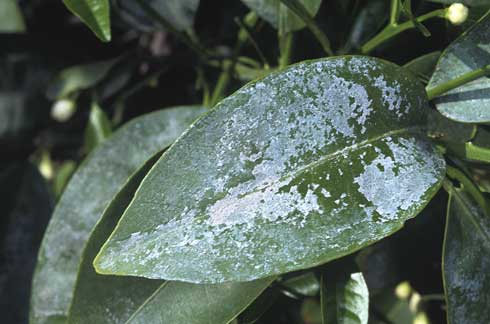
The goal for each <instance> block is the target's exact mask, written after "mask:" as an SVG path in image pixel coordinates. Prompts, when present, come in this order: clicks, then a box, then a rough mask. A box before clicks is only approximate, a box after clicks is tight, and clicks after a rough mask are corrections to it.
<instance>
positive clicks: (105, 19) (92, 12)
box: [63, 0, 111, 42]
mask: <svg viewBox="0 0 490 324" xmlns="http://www.w3.org/2000/svg"><path fill="white" fill-rule="evenodd" d="M63 3H64V4H65V6H66V7H67V8H68V9H70V11H71V12H72V13H73V14H74V15H75V16H77V17H78V18H80V20H82V21H83V22H84V23H85V24H86V25H87V26H88V27H89V28H90V29H91V30H92V31H93V32H94V34H95V35H97V37H98V38H100V39H101V40H102V41H104V42H108V41H110V40H111V20H110V14H109V0H63Z"/></svg>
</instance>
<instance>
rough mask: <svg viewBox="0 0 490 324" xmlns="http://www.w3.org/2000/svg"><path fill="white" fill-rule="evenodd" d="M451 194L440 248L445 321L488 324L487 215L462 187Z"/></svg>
mask: <svg viewBox="0 0 490 324" xmlns="http://www.w3.org/2000/svg"><path fill="white" fill-rule="evenodd" d="M447 187H448V189H449V193H450V198H449V203H448V211H447V220H446V233H445V238H444V250H443V263H442V265H443V274H444V276H443V278H444V289H445V292H446V301H447V308H448V310H447V315H448V323H454V324H455V323H463V324H467V323H490V312H488V311H486V308H487V307H488V305H489V304H490V274H489V272H488V269H489V267H490V259H488V255H489V253H490V218H489V217H488V216H489V215H485V214H484V212H483V210H482V209H481V208H480V207H479V205H478V204H477V203H475V202H474V200H473V199H472V198H471V197H470V195H469V194H468V193H467V192H466V191H465V190H464V189H458V188H454V187H452V186H451V185H450V184H448V186H447Z"/></svg>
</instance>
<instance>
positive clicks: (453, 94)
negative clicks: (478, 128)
mask: <svg viewBox="0 0 490 324" xmlns="http://www.w3.org/2000/svg"><path fill="white" fill-rule="evenodd" d="M489 29H490V12H489V13H487V14H486V15H485V16H484V17H483V18H482V19H481V20H480V21H479V22H478V23H476V25H474V26H473V28H471V29H470V30H469V31H467V32H465V33H464V34H463V35H461V36H460V37H459V38H458V39H456V40H455V41H454V42H453V43H452V44H451V45H449V47H448V48H446V50H445V51H444V52H443V53H442V55H441V58H440V59H439V62H438V63H437V67H436V70H435V72H434V74H433V75H432V78H431V79H430V82H429V85H428V86H427V89H428V90H429V89H432V88H434V87H436V86H438V85H440V84H442V83H445V82H448V81H450V80H452V79H455V78H457V77H460V76H462V75H463V74H465V73H468V72H470V71H473V70H475V69H478V68H481V67H483V66H485V65H488V64H490V34H489V33H488V30H489ZM489 93H490V78H488V77H483V78H480V79H477V80H475V81H472V82H470V83H467V84H465V85H463V86H460V87H458V88H456V89H453V90H451V91H449V92H447V93H445V94H443V95H441V96H439V97H437V98H436V99H434V102H435V104H436V107H437V109H438V110H439V112H440V113H441V114H443V115H444V116H446V117H447V118H449V119H452V120H454V121H457V122H462V123H488V122H490V96H489Z"/></svg>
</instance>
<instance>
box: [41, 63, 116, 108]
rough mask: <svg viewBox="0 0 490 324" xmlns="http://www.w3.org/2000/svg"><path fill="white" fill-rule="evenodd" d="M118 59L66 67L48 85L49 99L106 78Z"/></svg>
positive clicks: (70, 92)
mask: <svg viewBox="0 0 490 324" xmlns="http://www.w3.org/2000/svg"><path fill="white" fill-rule="evenodd" d="M118 61H119V58H115V59H112V60H107V61H100V62H95V63H89V64H82V65H75V66H72V67H69V68H67V69H64V70H62V71H61V72H60V73H59V74H58V75H57V76H56V78H55V79H54V80H53V81H52V82H51V83H50V84H49V85H48V88H47V90H46V95H47V96H48V98H49V99H52V100H55V99H61V98H64V97H66V96H68V95H70V94H72V93H73V92H76V91H80V90H85V89H88V88H90V87H92V86H94V85H96V84H97V83H99V82H100V81H101V80H102V79H104V78H105V77H106V76H107V73H108V72H109V71H110V70H111V69H112V67H113V66H114V65H115V64H116V63H117V62H118Z"/></svg>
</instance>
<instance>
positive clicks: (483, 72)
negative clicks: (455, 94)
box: [427, 65, 490, 100]
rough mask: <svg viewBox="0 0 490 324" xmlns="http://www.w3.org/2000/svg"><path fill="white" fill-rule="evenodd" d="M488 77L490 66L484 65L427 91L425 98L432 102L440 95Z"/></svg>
mask: <svg viewBox="0 0 490 324" xmlns="http://www.w3.org/2000/svg"><path fill="white" fill-rule="evenodd" d="M488 75H490V65H486V66H484V67H482V68H479V69H476V70H473V71H471V72H468V73H465V74H463V75H462V76H459V77H457V78H455V79H452V80H449V81H447V82H444V83H442V84H440V85H438V86H435V87H433V88H430V89H427V97H428V98H429V100H432V99H434V98H435V97H437V96H440V95H441V94H443V93H446V92H448V91H450V90H452V89H454V88H457V87H459V86H462V85H464V84H466V83H468V82H471V81H474V80H476V79H479V78H481V77H484V76H488Z"/></svg>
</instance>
